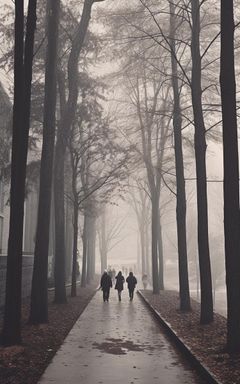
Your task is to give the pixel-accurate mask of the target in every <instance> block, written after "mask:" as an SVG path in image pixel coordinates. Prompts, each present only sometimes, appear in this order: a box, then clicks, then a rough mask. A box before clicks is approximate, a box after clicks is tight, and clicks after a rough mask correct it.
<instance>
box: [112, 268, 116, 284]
mask: <svg viewBox="0 0 240 384" xmlns="http://www.w3.org/2000/svg"><path fill="white" fill-rule="evenodd" d="M115 276H116V271H115V269H114V268H113V269H112V280H113V281H115Z"/></svg>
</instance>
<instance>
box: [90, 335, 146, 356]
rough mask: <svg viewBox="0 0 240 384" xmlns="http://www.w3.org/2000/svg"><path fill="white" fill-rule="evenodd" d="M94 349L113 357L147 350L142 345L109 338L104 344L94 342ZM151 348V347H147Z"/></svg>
mask: <svg viewBox="0 0 240 384" xmlns="http://www.w3.org/2000/svg"><path fill="white" fill-rule="evenodd" d="M92 345H93V348H95V349H98V350H100V351H101V352H103V353H110V354H112V355H126V354H127V352H130V351H131V352H143V351H144V349H145V348H146V347H145V346H143V345H141V344H135V343H133V342H132V341H130V340H123V339H114V338H107V339H106V341H104V342H102V343H96V342H94V343H93V344H92ZM147 348H149V347H147Z"/></svg>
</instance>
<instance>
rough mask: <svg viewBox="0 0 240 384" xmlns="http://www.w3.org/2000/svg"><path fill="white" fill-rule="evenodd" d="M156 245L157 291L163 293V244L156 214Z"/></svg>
mask: <svg viewBox="0 0 240 384" xmlns="http://www.w3.org/2000/svg"><path fill="white" fill-rule="evenodd" d="M158 212H159V210H158ZM157 245H158V259H159V289H160V290H161V291H163V290H164V280H163V276H164V263H163V242H162V226H161V218H160V213H158V232H157Z"/></svg>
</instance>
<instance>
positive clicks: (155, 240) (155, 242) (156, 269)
mask: <svg viewBox="0 0 240 384" xmlns="http://www.w3.org/2000/svg"><path fill="white" fill-rule="evenodd" d="M158 201H159V199H158V197H157V196H155V195H154V194H153V195H152V281H153V293H154V294H158V293H159V266H158V212H159V209H158Z"/></svg>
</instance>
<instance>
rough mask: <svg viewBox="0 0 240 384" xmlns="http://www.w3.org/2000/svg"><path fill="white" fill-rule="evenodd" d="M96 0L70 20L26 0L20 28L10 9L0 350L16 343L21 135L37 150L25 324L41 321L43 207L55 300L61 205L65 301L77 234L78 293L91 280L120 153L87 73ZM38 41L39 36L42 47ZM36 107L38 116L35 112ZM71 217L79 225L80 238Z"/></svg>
mask: <svg viewBox="0 0 240 384" xmlns="http://www.w3.org/2000/svg"><path fill="white" fill-rule="evenodd" d="M100 1H103V0H95V1H94V0H85V1H84V2H83V4H82V5H81V6H80V19H79V20H78V16H77V14H78V12H79V9H78V7H77V6H76V4H73V3H71V4H65V3H64V2H62V3H61V2H60V0H58V1H55V0H48V1H46V12H45V11H44V10H43V8H42V4H38V5H37V2H36V1H29V5H28V13H27V22H26V30H25V22H24V19H25V17H24V2H23V1H22V2H21V1H20V2H18V3H16V4H15V25H14V28H15V40H14V106H13V134H12V162H11V207H10V212H11V217H10V230H9V244H8V261H7V280H6V302H5V312H4V325H3V330H2V337H1V340H2V343H3V344H4V345H12V344H16V343H20V342H21V275H22V237H23V215H24V198H25V181H26V167H27V153H28V143H29V133H30V134H31V133H32V132H33V130H34V129H35V128H36V125H37V135H38V137H39V141H40V142H42V153H41V160H40V180H39V206H38V219H37V229H36V242H35V252H34V268H33V278H32V291H31V307H30V315H29V321H30V323H34V324H39V323H44V322H47V321H48V262H49V261H48V253H49V233H50V231H49V225H50V215H51V206H52V201H53V202H54V209H53V210H52V211H54V212H55V220H54V223H55V254H54V281H55V302H56V303H64V302H66V300H67V298H66V284H65V283H66V282H65V258H66V254H65V252H66V251H65V250H66V245H65V204H66V200H67V201H68V203H70V204H71V206H72V211H73V233H74V236H73V250H72V289H71V295H72V296H75V295H76V274H77V252H78V241H79V240H78V239H79V236H80V234H81V236H82V247H83V248H82V260H83V264H82V271H81V272H82V273H81V285H82V286H85V285H86V283H87V282H90V281H91V280H92V279H93V277H94V275H95V245H94V244H95V238H96V218H97V216H98V215H99V212H101V210H102V208H101V207H102V206H104V205H105V204H106V203H107V202H108V201H109V200H110V199H111V197H112V195H113V194H114V190H116V189H117V188H118V189H119V188H121V184H122V181H123V179H124V178H125V177H126V172H127V163H128V160H127V159H128V157H129V151H128V149H127V148H124V149H123V148H122V147H121V145H120V144H119V142H118V140H117V136H116V134H115V132H114V131H113V130H112V128H111V120H110V117H109V116H107V114H105V113H104V110H103V105H104V103H105V99H104V92H105V91H104V88H105V85H104V84H102V83H101V82H100V81H99V80H97V79H94V78H93V77H91V75H90V74H89V73H90V72H89V67H90V65H92V64H93V63H94V61H96V52H99V50H100V45H99V41H98V39H97V37H96V36H95V35H94V34H93V33H92V32H90V31H89V29H88V27H89V22H90V18H91V12H92V7H93V5H94V3H96V2H100ZM73 9H75V11H76V13H74V12H73ZM11 12H12V11H11V9H10V11H9V13H10V14H11ZM5 16H6V15H5ZM37 16H38V21H37V27H38V28H37V31H36V33H35V29H36V20H37ZM60 21H61V28H60ZM44 25H46V31H44ZM11 28H12V25H9V29H11ZM41 36H45V37H44V39H43V40H42V37H41ZM7 37H8V38H7V40H6V41H7V42H9V43H10V47H9V50H8V52H7V54H6V58H5V62H4V65H5V66H8V65H10V63H9V61H8V60H9V58H11V57H12V56H11V55H12V54H11V45H13V40H12V35H11V33H9V34H8V35H7ZM34 37H35V45H34ZM24 47H25V51H24V50H23V49H24ZM10 62H11V59H10ZM44 72H45V76H43V74H44ZM43 77H44V80H43ZM32 78H33V79H34V82H32ZM31 91H32V97H31ZM31 100H32V111H31V112H32V113H31V115H30V110H31ZM42 102H43V109H41V108H39V105H41V103H42ZM56 112H57V117H56ZM37 120H40V121H42V127H43V129H42V130H41V129H39V124H36V121H37ZM30 127H31V130H30ZM56 128H57V130H56ZM55 133H56V134H55ZM53 175H54V178H53ZM52 185H53V186H54V190H52ZM79 213H81V215H82V217H83V223H82V228H81V232H80V228H79Z"/></svg>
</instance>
